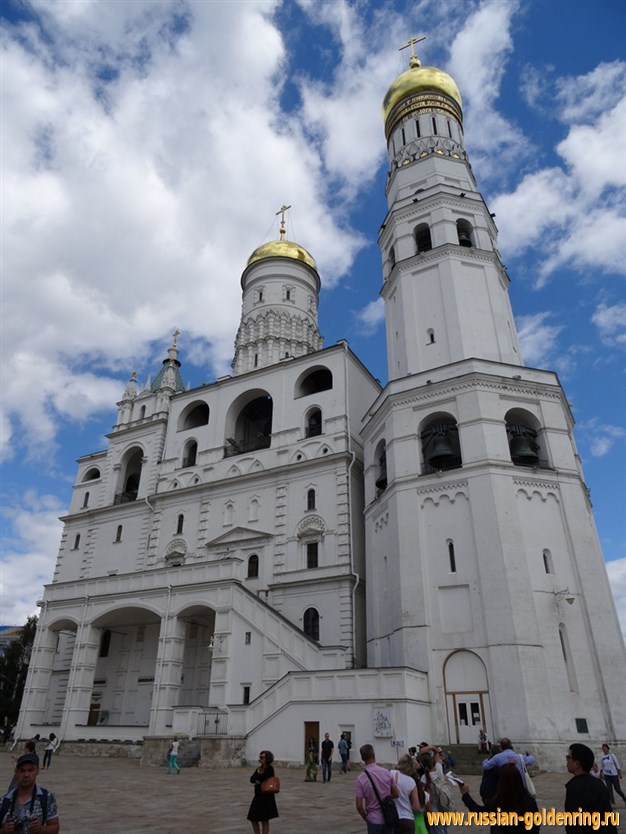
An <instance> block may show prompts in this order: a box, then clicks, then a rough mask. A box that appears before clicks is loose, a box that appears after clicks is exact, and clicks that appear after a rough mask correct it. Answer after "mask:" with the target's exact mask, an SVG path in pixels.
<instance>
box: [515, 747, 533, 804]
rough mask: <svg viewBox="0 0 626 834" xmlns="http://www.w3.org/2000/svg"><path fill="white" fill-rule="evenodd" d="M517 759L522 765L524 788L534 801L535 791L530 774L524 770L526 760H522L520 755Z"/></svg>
mask: <svg viewBox="0 0 626 834" xmlns="http://www.w3.org/2000/svg"><path fill="white" fill-rule="evenodd" d="M519 758H520V762H521V763H522V770H523V771H524V776H523V782H524V787H525V788H526V790H527V791H528V793H529V794H530V795H531V796H532V798H533V799H534V798H535V797H536V796H537V791H536V790H535V786H534V784H533V780H532V779H531V778H530V774H529V773H528V770H527V769H526V760H525V759H524V757H523V756H522V754H521V753H520V754H519Z"/></svg>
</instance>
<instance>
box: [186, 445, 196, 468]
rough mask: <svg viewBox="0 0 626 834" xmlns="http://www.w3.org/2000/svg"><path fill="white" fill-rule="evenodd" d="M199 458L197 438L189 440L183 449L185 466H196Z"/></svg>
mask: <svg viewBox="0 0 626 834" xmlns="http://www.w3.org/2000/svg"><path fill="white" fill-rule="evenodd" d="M197 459H198V444H197V443H196V441H195V440H188V441H187V443H185V447H184V449H183V467H187V466H195V465H196V461H197Z"/></svg>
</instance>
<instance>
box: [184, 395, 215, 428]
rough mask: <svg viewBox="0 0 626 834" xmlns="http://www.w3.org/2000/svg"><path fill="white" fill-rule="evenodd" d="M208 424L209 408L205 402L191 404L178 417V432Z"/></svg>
mask: <svg viewBox="0 0 626 834" xmlns="http://www.w3.org/2000/svg"><path fill="white" fill-rule="evenodd" d="M208 423H209V406H208V405H207V404H206V403H205V402H199V403H198V402H197V403H191V404H190V405H188V406H187V408H186V409H185V410H184V411H183V413H182V414H181V415H180V418H179V420H178V431H186V430H187V429H196V428H198V427H199V426H206V425H208Z"/></svg>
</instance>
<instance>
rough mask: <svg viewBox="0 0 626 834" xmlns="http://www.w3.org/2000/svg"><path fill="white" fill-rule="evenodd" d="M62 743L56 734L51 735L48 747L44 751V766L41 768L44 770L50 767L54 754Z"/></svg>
mask: <svg viewBox="0 0 626 834" xmlns="http://www.w3.org/2000/svg"><path fill="white" fill-rule="evenodd" d="M59 744H60V742H59V739H58V738H57V737H56V736H55V734H54V733H50V736H49V738H48V741H47V743H46V746H45V747H44V749H43V764H42V766H41V769H42V770H45V769H46V768H49V767H50V762H51V761H52V754H53V753H54V751H55V750H56V749H57V747H58V746H59Z"/></svg>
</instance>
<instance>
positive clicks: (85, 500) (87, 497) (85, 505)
mask: <svg viewBox="0 0 626 834" xmlns="http://www.w3.org/2000/svg"><path fill="white" fill-rule="evenodd" d="M88 506H89V493H88V492H86V493H85V497H84V498H83V506H82V509H83V510H84V509H85V507H88Z"/></svg>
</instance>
